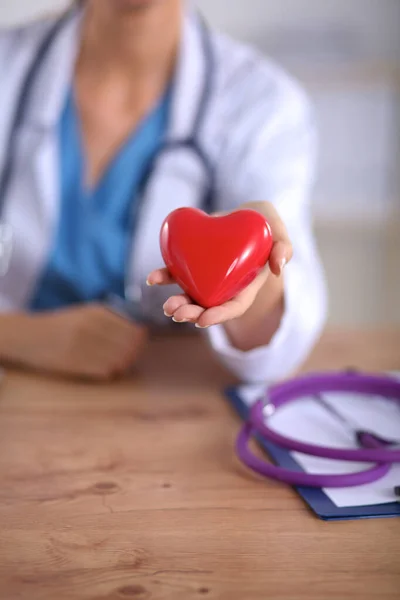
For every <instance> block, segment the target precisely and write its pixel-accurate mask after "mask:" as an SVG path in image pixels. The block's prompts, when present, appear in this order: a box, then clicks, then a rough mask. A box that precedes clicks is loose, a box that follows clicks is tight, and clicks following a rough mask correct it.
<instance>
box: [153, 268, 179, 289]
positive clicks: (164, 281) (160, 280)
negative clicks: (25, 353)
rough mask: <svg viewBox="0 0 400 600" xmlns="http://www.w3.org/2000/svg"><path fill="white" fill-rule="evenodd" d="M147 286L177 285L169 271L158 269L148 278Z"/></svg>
mask: <svg viewBox="0 0 400 600" xmlns="http://www.w3.org/2000/svg"><path fill="white" fill-rule="evenodd" d="M146 283H147V285H150V286H152V285H172V284H174V283H175V281H174V279H173V277H172V276H171V275H170V272H169V271H168V269H165V268H164V269H156V270H155V271H152V272H151V273H150V275H149V276H148V277H147V281H146Z"/></svg>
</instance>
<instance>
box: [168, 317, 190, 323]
mask: <svg viewBox="0 0 400 600" xmlns="http://www.w3.org/2000/svg"><path fill="white" fill-rule="evenodd" d="M172 320H173V322H174V323H187V319H181V320H180V321H178V320H177V319H175V317H172Z"/></svg>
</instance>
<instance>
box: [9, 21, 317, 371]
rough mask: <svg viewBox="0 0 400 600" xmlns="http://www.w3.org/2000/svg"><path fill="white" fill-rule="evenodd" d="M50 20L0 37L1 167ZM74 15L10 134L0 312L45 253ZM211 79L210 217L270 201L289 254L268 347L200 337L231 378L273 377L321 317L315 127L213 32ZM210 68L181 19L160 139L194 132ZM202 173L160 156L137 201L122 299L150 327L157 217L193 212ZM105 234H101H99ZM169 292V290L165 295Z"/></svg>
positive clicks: (298, 102) (293, 363) (303, 109)
mask: <svg viewBox="0 0 400 600" xmlns="http://www.w3.org/2000/svg"><path fill="white" fill-rule="evenodd" d="M53 23H54V21H52V20H47V21H45V22H44V21H42V22H39V23H35V24H31V25H28V26H26V27H23V28H19V29H14V30H6V31H3V32H2V33H1V34H0V77H1V94H0V168H2V165H3V164H4V158H5V156H4V155H5V147H6V140H7V136H8V134H9V127H10V122H11V120H12V119H11V116H12V114H13V111H14V109H15V103H16V100H17V98H18V96H19V94H20V90H21V82H22V81H23V79H24V77H25V76H26V73H27V69H28V66H29V65H30V63H31V61H32V59H33V57H34V55H35V52H36V50H37V48H38V45H39V44H40V42H41V41H42V40H43V37H44V35H45V34H46V33H47V31H48V30H49V28H50V27H51V26H52V25H53ZM80 23H81V16H80V14H79V12H78V13H76V14H74V15H72V16H71V18H70V19H69V20H68V21H67V23H66V24H65V25H64V26H63V28H62V30H61V32H60V33H59V34H58V36H57V38H56V40H55V42H54V43H53V45H52V47H51V51H50V54H49V55H48V57H47V58H46V60H45V63H44V64H43V66H42V68H41V70H40V74H39V76H38V77H37V80H36V81H35V86H34V91H33V94H32V99H31V102H30V103H29V107H28V109H27V113H26V117H25V120H24V124H23V127H21V129H20V131H19V132H18V144H17V156H16V157H15V162H14V165H13V177H12V181H11V186H10V189H9V193H8V194H7V198H5V205H4V211H3V214H2V215H1V219H2V220H3V221H5V222H7V223H9V224H10V225H11V226H12V228H13V231H14V251H13V254H12V259H11V265H10V269H9V271H8V273H7V274H6V276H5V277H2V278H0V311H3V312H5V311H13V310H18V309H24V308H25V307H27V306H28V303H29V300H30V298H31V296H32V293H33V290H34V286H35V283H36V282H37V280H38V277H39V276H40V274H41V272H42V271H43V269H44V268H45V266H46V262H47V260H48V257H49V253H50V252H51V246H52V242H53V239H54V235H55V231H56V227H57V220H58V214H59V204H60V203H59V200H60V191H59V188H60V186H59V180H60V173H59V156H58V144H57V122H58V119H59V116H60V111H61V110H62V107H63V102H64V99H65V96H66V92H67V89H68V86H69V85H70V82H71V77H72V72H73V68H74V61H75V57H76V53H77V48H78V46H79V35H80ZM211 36H212V44H213V48H214V56H215V59H216V66H217V74H216V80H215V83H214V88H215V89H213V90H212V98H211V102H210V103H209V106H208V109H207V115H206V121H205V125H204V128H203V131H202V132H201V142H202V145H203V148H204V149H205V151H206V152H207V154H208V156H209V157H210V159H211V160H212V162H213V163H214V164H215V166H216V185H217V197H216V206H215V210H218V211H219V210H222V211H226V210H231V209H233V208H235V207H236V206H238V205H239V204H241V203H244V202H246V201H254V200H269V201H271V202H273V203H274V204H275V206H276V207H277V209H278V210H279V212H280V214H281V216H282V218H283V220H284V221H285V223H286V225H287V227H288V230H289V233H290V236H291V239H292V242H293V247H294V258H293V261H292V262H291V263H290V264H289V265H288V266H287V268H286V272H285V313H284V317H283V319H282V322H281V325H280V328H279V330H278V331H277V333H276V335H275V336H274V337H273V339H272V341H271V342H270V344H269V345H268V346H265V347H262V348H258V349H255V350H252V351H249V352H241V351H239V350H237V349H235V348H233V347H232V346H231V345H230V343H229V340H228V339H227V336H226V335H225V330H224V328H223V327H222V326H216V327H212V328H210V329H209V330H208V331H207V332H206V335H207V336H208V339H209V342H210V344H211V346H212V348H213V349H214V350H215V352H216V355H217V357H218V358H219V360H221V361H222V363H224V364H225V366H227V367H228V368H229V369H230V370H231V371H233V372H234V373H235V374H236V375H237V376H238V377H239V378H240V379H242V380H244V381H248V382H261V381H274V380H277V379H280V378H282V377H285V376H287V375H289V374H290V373H291V372H292V371H293V370H294V369H295V368H297V366H298V365H299V364H300V363H301V362H302V361H303V360H304V359H305V358H306V356H307V354H308V353H309V351H310V349H311V348H312V346H313V345H314V343H315V341H316V339H317V337H318V336H319V334H320V331H321V328H322V326H323V323H324V319H325V313H326V293H325V283H324V276H323V272H322V270H321V266H320V262H319V258H318V255H317V251H316V248H315V245H314V240H313V235H312V228H311V216H310V202H309V200H310V191H311V187H312V183H313V177H314V169H315V155H316V139H315V131H314V121H313V117H312V112H311V110H310V106H309V103H308V100H307V98H306V96H305V94H304V93H303V91H302V90H301V88H300V87H299V86H298V85H297V83H296V82H294V81H293V80H292V79H291V78H290V77H288V76H287V75H286V74H285V73H284V72H283V71H282V70H280V69H279V68H278V67H276V66H275V65H274V64H272V63H271V62H269V61H267V60H265V59H264V58H262V57H261V56H259V55H258V54H257V53H256V52H255V51H253V50H252V49H250V48H248V47H245V46H243V45H241V44H238V43H235V42H233V41H232V40H230V39H228V38H226V37H225V36H222V35H219V34H216V33H211ZM206 81H207V64H206V60H205V56H204V52H203V49H202V46H201V43H200V28H199V23H198V20H197V18H196V17H195V16H194V15H193V14H188V15H187V17H186V19H185V23H184V33H183V37H182V44H181V52H180V57H179V61H178V68H177V75H176V86H175V91H174V97H173V102H172V115H171V121H170V125H169V136H170V138H172V139H176V138H182V137H185V136H187V135H188V134H189V133H190V132H191V131H192V128H193V119H194V116H195V113H196V111H197V108H198V104H199V98H200V95H201V92H202V90H203V86H204V85H205V84H206ZM204 181H205V173H204V169H202V167H201V164H200V163H199V161H198V160H197V159H196V158H195V157H193V156H192V155H190V153H188V152H187V151H184V150H182V151H176V152H172V153H169V154H168V155H167V156H164V157H163V158H162V159H161V160H160V164H159V165H158V168H157V175H156V177H154V178H153V179H152V181H151V184H150V185H149V187H148V189H147V192H146V197H145V200H144V202H143V208H142V211H141V216H140V222H139V227H138V228H137V231H136V235H135V239H134V241H133V244H132V253H131V255H132V257H131V261H130V265H129V269H128V273H129V277H128V280H129V286H128V290H129V294H130V295H131V297H132V298H134V299H140V300H141V302H142V305H143V309H144V310H145V311H146V314H147V316H148V317H150V318H151V319H153V320H154V322H156V323H157V322H160V323H163V322H167V319H166V318H165V317H164V315H163V311H162V305H163V303H164V302H165V300H166V299H167V297H168V296H169V295H170V294H171V288H148V287H146V285H145V281H146V276H147V274H148V273H149V272H150V271H151V270H153V269H155V268H158V267H160V266H162V265H163V261H162V258H161V254H160V250H159V243H158V240H159V230H160V226H161V224H162V221H163V220H164V218H165V217H166V216H167V214H168V213H170V212H171V211H172V210H174V209H176V208H178V207H180V206H198V205H199V202H200V200H201V191H202V190H203V189H204ZM104 233H106V232H104ZM173 291H175V290H173Z"/></svg>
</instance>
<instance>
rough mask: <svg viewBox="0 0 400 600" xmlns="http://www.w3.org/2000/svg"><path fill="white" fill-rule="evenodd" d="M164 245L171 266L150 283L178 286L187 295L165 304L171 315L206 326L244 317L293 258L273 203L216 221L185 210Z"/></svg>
mask: <svg viewBox="0 0 400 600" xmlns="http://www.w3.org/2000/svg"><path fill="white" fill-rule="evenodd" d="M254 211H255V212H254ZM160 244H161V250H162V254H163V258H164V261H165V264H166V265H167V266H166V267H165V268H161V269H158V270H156V271H153V272H152V273H150V275H149V276H148V279H147V283H148V285H171V284H174V283H178V285H179V286H180V287H181V288H182V289H183V290H184V292H186V293H184V294H180V295H177V296H172V297H170V298H169V299H168V300H167V301H166V303H165V304H164V307H163V309H164V312H165V314H166V316H168V317H171V318H172V319H173V320H174V321H176V322H178V323H187V322H191V323H195V324H196V326H197V327H202V328H203V327H210V326H212V325H217V324H220V323H225V322H227V321H230V320H232V319H237V318H239V317H241V316H242V315H244V314H245V313H246V312H247V311H248V310H249V309H250V308H251V306H252V304H253V303H254V301H255V299H256V297H257V295H258V293H259V291H260V290H261V288H262V287H263V286H264V284H265V283H266V282H267V279H268V278H269V277H271V276H276V277H279V276H280V275H281V273H282V269H283V267H284V266H285V264H286V263H288V262H289V261H290V260H291V258H292V247H291V243H290V240H289V238H288V234H287V231H286V228H285V226H284V224H283V222H282V220H281V219H280V217H279V215H278V213H277V211H276V209H275V207H274V206H273V205H272V204H270V203H269V202H254V203H248V204H246V205H244V206H242V207H240V208H239V209H238V210H236V211H233V212H232V213H230V214H229V215H223V216H214V217H208V216H207V215H204V214H203V213H201V211H197V210H194V209H180V210H178V211H175V212H174V213H172V214H171V215H170V216H169V217H168V218H167V219H166V221H165V222H164V225H163V228H162V231H161V235H160Z"/></svg>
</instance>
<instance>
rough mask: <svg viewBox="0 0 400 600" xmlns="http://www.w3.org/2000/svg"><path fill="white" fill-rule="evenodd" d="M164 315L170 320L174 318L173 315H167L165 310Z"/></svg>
mask: <svg viewBox="0 0 400 600" xmlns="http://www.w3.org/2000/svg"><path fill="white" fill-rule="evenodd" d="M164 315H165V316H166V317H168V318H169V319H170V318H171V317H172V315H171V314H169V313H167V311H165V310H164Z"/></svg>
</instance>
